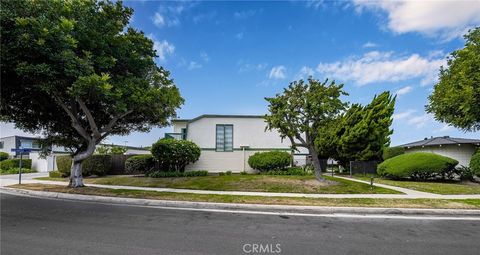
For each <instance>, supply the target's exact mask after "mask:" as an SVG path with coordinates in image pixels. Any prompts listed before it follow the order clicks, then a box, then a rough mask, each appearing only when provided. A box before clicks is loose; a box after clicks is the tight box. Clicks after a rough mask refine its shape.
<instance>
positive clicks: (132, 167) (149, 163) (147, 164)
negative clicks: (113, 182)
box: [125, 155, 155, 174]
mask: <svg viewBox="0 0 480 255" xmlns="http://www.w3.org/2000/svg"><path fill="white" fill-rule="evenodd" d="M154 167H155V160H154V158H153V156H152V155H137V156H132V157H130V158H128V159H127V160H126V161H125V173H127V174H146V173H148V172H151V171H152V170H153V168H154Z"/></svg>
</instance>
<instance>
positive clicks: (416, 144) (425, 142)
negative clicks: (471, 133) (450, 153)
mask: <svg viewBox="0 0 480 255" xmlns="http://www.w3.org/2000/svg"><path fill="white" fill-rule="evenodd" d="M437 138H442V139H445V140H448V141H451V142H452V143H440V144H439V143H436V144H430V142H431V141H433V140H435V139H437ZM456 139H461V140H470V141H458V140H456ZM478 143H480V140H479V139H468V138H456V137H434V138H433V139H432V138H430V139H427V140H420V141H415V142H411V143H405V144H400V145H397V146H395V147H421V146H438V145H448V144H478Z"/></svg>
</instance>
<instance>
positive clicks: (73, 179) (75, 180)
mask: <svg viewBox="0 0 480 255" xmlns="http://www.w3.org/2000/svg"><path fill="white" fill-rule="evenodd" d="M96 145H97V143H96V140H94V139H91V140H90V141H89V142H88V146H87V149H86V150H85V151H82V152H80V153H77V154H76V155H75V156H74V157H73V159H72V168H71V169H70V183H69V184H68V187H70V188H80V187H84V186H85V185H84V184H83V175H82V163H83V161H84V160H85V159H87V158H89V157H90V156H92V154H93V152H94V151H95V147H96Z"/></svg>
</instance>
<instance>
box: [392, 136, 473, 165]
mask: <svg viewBox="0 0 480 255" xmlns="http://www.w3.org/2000/svg"><path fill="white" fill-rule="evenodd" d="M400 147H403V148H405V153H411V152H432V153H436V154H439V155H443V156H447V157H450V158H453V159H456V160H458V162H459V163H458V166H468V165H469V164H470V159H471V158H472V155H473V153H475V150H477V149H478V148H479V147H480V140H479V139H465V138H454V137H449V136H442V137H431V138H425V139H423V140H421V141H417V142H413V143H407V144H403V145H400Z"/></svg>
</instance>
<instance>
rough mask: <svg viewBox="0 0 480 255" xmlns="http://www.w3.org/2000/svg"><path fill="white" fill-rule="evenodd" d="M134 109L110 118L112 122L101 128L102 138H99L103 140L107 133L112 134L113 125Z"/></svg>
mask: <svg viewBox="0 0 480 255" xmlns="http://www.w3.org/2000/svg"><path fill="white" fill-rule="evenodd" d="M132 112H133V110H128V111H127V112H125V113H123V114H119V115H117V116H115V117H113V119H112V120H110V122H109V123H108V124H107V125H106V126H105V127H104V128H102V129H101V130H100V133H103V134H102V135H101V136H100V139H99V140H102V139H103V138H105V137H106V136H107V135H109V134H110V131H111V130H112V128H113V126H114V125H115V124H116V123H117V121H118V120H119V119H121V118H123V117H125V116H127V115H128V114H130V113H132Z"/></svg>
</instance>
